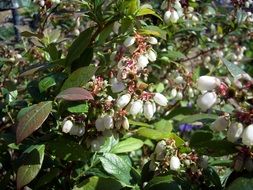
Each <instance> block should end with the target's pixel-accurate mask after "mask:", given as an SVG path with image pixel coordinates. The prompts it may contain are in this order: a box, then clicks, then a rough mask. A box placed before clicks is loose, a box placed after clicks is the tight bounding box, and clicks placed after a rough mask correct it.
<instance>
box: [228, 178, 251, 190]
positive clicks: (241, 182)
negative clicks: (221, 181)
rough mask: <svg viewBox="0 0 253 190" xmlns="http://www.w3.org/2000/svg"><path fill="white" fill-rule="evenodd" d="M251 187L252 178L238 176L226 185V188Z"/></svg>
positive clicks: (238, 189)
mask: <svg viewBox="0 0 253 190" xmlns="http://www.w3.org/2000/svg"><path fill="white" fill-rule="evenodd" d="M252 187H253V179H252V178H244V177H239V178H237V179H235V180H234V181H233V182H232V183H231V184H230V185H229V186H228V187H227V190H251V189H252Z"/></svg>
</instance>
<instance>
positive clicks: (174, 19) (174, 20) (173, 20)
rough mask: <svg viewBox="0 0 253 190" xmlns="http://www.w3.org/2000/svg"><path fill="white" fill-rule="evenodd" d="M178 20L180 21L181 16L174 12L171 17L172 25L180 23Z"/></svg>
mask: <svg viewBox="0 0 253 190" xmlns="http://www.w3.org/2000/svg"><path fill="white" fill-rule="evenodd" d="M178 19H179V15H178V13H177V11H175V10H173V11H172V12H171V15H170V21H171V22H172V23H176V22H177V21H178Z"/></svg>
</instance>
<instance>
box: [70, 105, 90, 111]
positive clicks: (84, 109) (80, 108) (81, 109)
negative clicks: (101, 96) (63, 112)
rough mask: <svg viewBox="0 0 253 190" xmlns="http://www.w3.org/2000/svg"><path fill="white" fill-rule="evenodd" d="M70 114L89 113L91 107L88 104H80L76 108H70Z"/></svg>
mask: <svg viewBox="0 0 253 190" xmlns="http://www.w3.org/2000/svg"><path fill="white" fill-rule="evenodd" d="M68 111H69V112H70V113H87V112H88V111H89V106H88V104H87V103H84V104H79V105H76V106H71V107H68Z"/></svg>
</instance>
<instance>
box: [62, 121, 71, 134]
mask: <svg viewBox="0 0 253 190" xmlns="http://www.w3.org/2000/svg"><path fill="white" fill-rule="evenodd" d="M73 126H74V124H73V122H72V121H71V120H66V121H63V125H62V132H63V133H69V132H70V131H71V129H72V128H73Z"/></svg>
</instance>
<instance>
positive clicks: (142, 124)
mask: <svg viewBox="0 0 253 190" xmlns="http://www.w3.org/2000/svg"><path fill="white" fill-rule="evenodd" d="M128 121H129V124H130V125H135V126H140V127H152V125H149V124H147V123H143V122H139V121H133V120H130V119H129V120H128Z"/></svg>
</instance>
